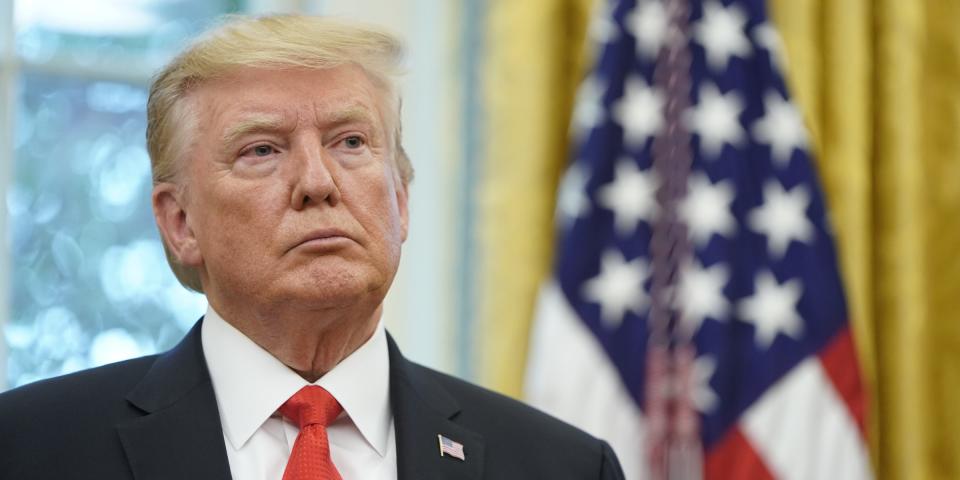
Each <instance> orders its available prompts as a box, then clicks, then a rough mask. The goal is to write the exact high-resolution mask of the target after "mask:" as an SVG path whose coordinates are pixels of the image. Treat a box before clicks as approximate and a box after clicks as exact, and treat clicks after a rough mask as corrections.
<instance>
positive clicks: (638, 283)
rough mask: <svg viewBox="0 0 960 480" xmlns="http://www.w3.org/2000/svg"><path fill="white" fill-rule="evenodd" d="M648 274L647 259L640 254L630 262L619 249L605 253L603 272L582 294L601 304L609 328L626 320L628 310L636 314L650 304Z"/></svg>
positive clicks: (586, 286)
mask: <svg viewBox="0 0 960 480" xmlns="http://www.w3.org/2000/svg"><path fill="white" fill-rule="evenodd" d="M648 275H649V268H648V266H647V262H646V261H644V260H643V257H637V258H635V259H633V260H631V261H630V262H629V263H628V262H626V261H625V260H624V258H623V254H621V253H620V251H619V250H616V249H608V250H606V251H604V252H603V258H602V259H601V261H600V273H599V274H598V275H597V276H596V277H593V278H591V279H590V280H587V282H586V283H584V285H583V296H584V298H586V299H587V300H589V301H590V302H592V303H598V304H600V318H601V319H602V320H603V323H604V324H605V325H606V326H607V327H609V328H616V327H618V326H620V324H622V323H623V316H624V314H625V313H626V312H627V311H628V310H629V311H631V312H633V313H635V314H637V315H640V314H641V310H642V309H643V308H644V307H646V306H647V301H648V300H647V293H646V291H644V288H643V282H644V281H645V280H646V279H647V276H648Z"/></svg>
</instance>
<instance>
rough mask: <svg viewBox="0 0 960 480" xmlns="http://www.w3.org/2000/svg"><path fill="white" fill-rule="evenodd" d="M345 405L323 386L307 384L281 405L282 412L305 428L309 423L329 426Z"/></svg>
mask: <svg viewBox="0 0 960 480" xmlns="http://www.w3.org/2000/svg"><path fill="white" fill-rule="evenodd" d="M342 411H343V407H341V406H340V402H338V401H337V399H335V398H333V395H330V392H328V391H326V390H325V389H324V388H323V387H319V386H317V385H307V386H306V387H303V388H301V389H300V390H299V391H298V392H297V393H295V394H293V396H292V397H290V399H289V400H287V401H286V402H284V404H283V405H281V406H280V414H281V415H283V416H284V417H286V418H288V419H290V421H291V422H293V423H296V424H297V426H298V427H300V428H301V429H303V428H304V427H306V426H308V425H320V426H322V427H327V426H328V425H330V424H331V423H333V421H334V420H335V419H336V418H337V416H338V415H340V412H342Z"/></svg>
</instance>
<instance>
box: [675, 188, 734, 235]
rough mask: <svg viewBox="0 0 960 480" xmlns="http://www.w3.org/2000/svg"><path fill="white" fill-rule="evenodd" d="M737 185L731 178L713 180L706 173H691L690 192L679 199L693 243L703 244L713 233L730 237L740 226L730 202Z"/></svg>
mask: <svg viewBox="0 0 960 480" xmlns="http://www.w3.org/2000/svg"><path fill="white" fill-rule="evenodd" d="M733 197H734V187H733V182H732V181H730V180H723V181H720V182H717V183H710V179H709V178H708V177H707V176H706V175H705V174H703V173H695V174H693V175H691V176H690V180H689V183H688V185H687V196H686V197H684V198H683V200H681V201H680V205H679V213H680V217H681V218H682V219H683V221H684V222H685V223H686V225H687V228H688V229H689V231H690V237H691V238H692V239H693V241H694V243H696V244H697V245H699V246H701V247H703V246H705V245H706V244H707V243H708V242H709V241H710V238H711V237H712V236H713V234H715V233H716V234H717V235H723V236H724V237H727V238H730V237H731V236H732V235H733V232H734V231H735V230H736V228H737V222H736V220H735V219H734V218H733V213H732V211H731V210H730V204H731V203H733Z"/></svg>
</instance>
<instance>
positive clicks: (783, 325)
mask: <svg viewBox="0 0 960 480" xmlns="http://www.w3.org/2000/svg"><path fill="white" fill-rule="evenodd" d="M802 290H803V287H802V284H801V283H800V279H797V278H794V279H791V280H789V281H787V282H786V283H782V284H781V283H778V282H777V279H776V278H774V276H773V274H772V273H770V272H769V271H766V272H761V273H759V274H757V277H756V283H755V288H754V293H753V295H752V296H750V297H747V298H745V299H743V300H741V301H740V302H738V303H737V310H738V314H739V318H740V320H742V321H744V322H747V323H750V324H752V325H753V326H754V329H755V331H754V340H755V341H756V343H757V346H759V347H760V348H763V349H767V348H769V347H770V345H771V344H772V343H773V340H774V339H775V338H776V337H777V335H778V334H780V333H783V334H785V335H788V336H790V337H792V338H793V339H799V338H800V335H801V334H802V333H803V319H802V318H801V317H800V314H798V313H797V302H798V301H799V300H800V295H801V294H802Z"/></svg>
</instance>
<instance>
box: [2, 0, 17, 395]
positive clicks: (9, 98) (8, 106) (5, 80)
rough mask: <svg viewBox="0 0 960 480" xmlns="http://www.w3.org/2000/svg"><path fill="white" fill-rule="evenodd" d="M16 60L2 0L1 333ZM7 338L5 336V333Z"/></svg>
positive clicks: (9, 2)
mask: <svg viewBox="0 0 960 480" xmlns="http://www.w3.org/2000/svg"><path fill="white" fill-rule="evenodd" d="M16 78H17V62H16V55H15V50H14V47H13V0H0V332H6V328H5V326H6V324H7V323H9V321H10V312H11V305H10V238H11V237H10V230H9V229H10V225H9V224H8V218H7V201H6V197H7V195H6V194H7V189H8V188H9V186H10V184H11V183H12V181H13V138H14V136H13V126H14V125H13V119H14V114H13V112H14V108H15V104H14V99H15V92H14V88H15V84H14V82H15V79H16ZM4 337H5V335H4ZM4 337H0V391H3V390H6V389H7V342H6V339H5V338H4Z"/></svg>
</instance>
